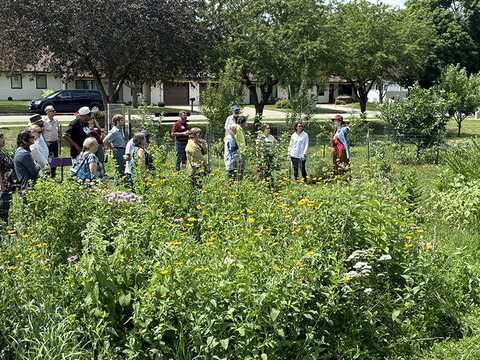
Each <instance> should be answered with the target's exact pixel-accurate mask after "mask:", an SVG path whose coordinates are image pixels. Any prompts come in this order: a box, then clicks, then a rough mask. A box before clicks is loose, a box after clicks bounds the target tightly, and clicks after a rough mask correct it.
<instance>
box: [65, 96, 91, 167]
mask: <svg viewBox="0 0 480 360" xmlns="http://www.w3.org/2000/svg"><path fill="white" fill-rule="evenodd" d="M90 115H91V111H90V109H89V108H88V106H84V107H82V108H80V110H78V117H77V118H76V119H75V120H73V121H72V122H71V123H70V124H69V125H68V127H67V130H65V132H64V133H63V138H64V139H65V141H66V142H68V143H69V144H70V156H71V157H72V159H75V158H76V157H77V156H78V154H80V152H81V151H82V146H83V142H84V141H85V139H86V138H88V137H90V128H89V126H88V120H90Z"/></svg>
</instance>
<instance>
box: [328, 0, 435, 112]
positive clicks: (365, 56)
mask: <svg viewBox="0 0 480 360" xmlns="http://www.w3.org/2000/svg"><path fill="white" fill-rule="evenodd" d="M331 21H332V24H333V25H332V26H333V27H334V33H333V34H332V35H333V36H334V37H335V38H336V39H337V43H338V45H337V46H336V47H335V48H334V49H332V50H333V51H334V57H335V59H336V62H335V63H334V64H333V69H334V73H335V74H336V75H338V76H340V77H341V78H342V79H345V80H348V81H349V82H350V83H351V84H352V86H353V89H354V90H355V92H356V93H357V95H358V98H359V101H360V109H361V111H362V112H364V111H365V110H366V103H367V98H368V92H369V91H370V90H371V88H372V86H373V85H374V83H375V82H376V81H378V80H382V79H383V80H392V81H396V80H397V79H398V78H399V76H400V75H401V74H405V73H409V74H415V73H416V72H417V71H418V70H419V69H420V68H421V67H422V66H423V65H424V63H425V60H426V59H427V57H428V55H429V49H430V48H431V46H432V43H433V42H434V39H435V36H434V31H433V30H432V28H431V27H430V26H428V24H426V22H425V21H423V20H421V19H420V18H419V17H418V15H417V14H415V13H408V12H406V11H399V10H395V9H391V8H390V7H388V6H386V5H384V4H382V3H378V4H372V3H371V2H369V1H366V0H355V1H351V2H347V3H339V4H338V5H337V7H336V9H335V12H334V14H333V16H332V18H331Z"/></svg>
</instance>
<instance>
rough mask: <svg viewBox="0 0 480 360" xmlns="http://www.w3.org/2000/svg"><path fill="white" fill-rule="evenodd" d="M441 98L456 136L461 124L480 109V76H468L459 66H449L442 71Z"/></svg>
mask: <svg viewBox="0 0 480 360" xmlns="http://www.w3.org/2000/svg"><path fill="white" fill-rule="evenodd" d="M442 78H443V83H442V90H443V91H442V93H441V94H442V96H443V97H444V98H445V100H446V101H447V103H448V108H447V110H448V115H450V117H453V118H454V119H455V121H456V123H457V126H458V134H457V136H458V137H460V131H461V129H462V122H463V120H465V119H466V117H467V116H468V115H472V114H474V113H475V111H476V110H477V109H478V108H479V107H480V74H472V75H470V76H468V74H467V71H466V70H465V69H461V68H460V65H456V66H454V65H450V66H449V67H447V68H446V69H444V70H443V71H442Z"/></svg>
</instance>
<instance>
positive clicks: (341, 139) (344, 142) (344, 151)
mask: <svg viewBox="0 0 480 360" xmlns="http://www.w3.org/2000/svg"><path fill="white" fill-rule="evenodd" d="M332 121H333V125H334V126H335V132H334V133H333V138H332V140H330V142H331V143H332V146H333V153H332V160H333V174H334V175H344V174H346V173H349V172H350V156H351V154H350V149H349V147H348V133H349V131H350V128H351V127H352V124H353V123H352V122H351V123H350V124H348V126H342V125H343V117H342V116H341V115H335V117H334V118H333V119H332Z"/></svg>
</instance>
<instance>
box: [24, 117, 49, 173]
mask: <svg viewBox="0 0 480 360" xmlns="http://www.w3.org/2000/svg"><path fill="white" fill-rule="evenodd" d="M28 130H30V132H31V134H32V135H33V136H34V137H35V141H34V143H33V145H31V146H30V155H32V158H33V161H34V162H35V164H36V165H38V166H40V175H41V176H43V175H45V170H47V171H48V168H47V166H48V155H49V152H48V147H47V144H46V142H45V140H44V139H43V135H42V132H43V130H42V128H41V127H40V126H38V125H29V126H28Z"/></svg>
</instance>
